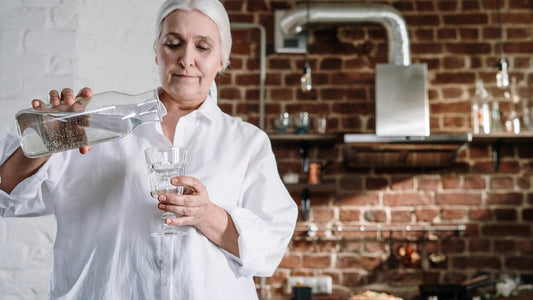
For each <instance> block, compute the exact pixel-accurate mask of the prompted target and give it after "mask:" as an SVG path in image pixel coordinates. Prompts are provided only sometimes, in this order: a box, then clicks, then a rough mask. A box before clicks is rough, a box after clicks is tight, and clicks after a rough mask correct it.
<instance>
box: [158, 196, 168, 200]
mask: <svg viewBox="0 0 533 300" xmlns="http://www.w3.org/2000/svg"><path fill="white" fill-rule="evenodd" d="M157 199H158V200H159V201H166V200H167V196H165V195H159V197H158V198H157Z"/></svg>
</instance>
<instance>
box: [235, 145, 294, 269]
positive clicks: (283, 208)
mask: <svg viewBox="0 0 533 300" xmlns="http://www.w3.org/2000/svg"><path fill="white" fill-rule="evenodd" d="M268 146H270V144H268ZM269 152H270V153H269V154H267V155H266V156H264V157H263V158H261V159H258V160H257V161H255V162H251V163H250V165H249V166H250V167H249V169H248V170H247V174H246V176H245V180H244V184H243V190H242V199H243V202H242V207H241V206H238V207H232V208H226V210H227V211H228V213H229V214H230V215H231V217H232V220H233V222H234V223H235V226H236V228H237V231H238V232H239V240H238V244H239V256H240V257H239V258H236V257H234V261H235V262H236V267H235V268H236V271H237V272H238V274H240V275H241V276H261V277H267V276H272V274H273V273H274V271H275V270H276V268H277V267H278V265H279V263H280V261H281V259H282V258H283V255H284V254H285V251H286V249H287V246H288V244H289V242H290V239H291V237H292V235H293V233H294V227H295V225H296V219H297V216H298V208H297V206H296V204H295V202H294V200H293V199H292V197H291V196H290V194H289V192H288V191H287V189H286V187H285V185H284V184H283V182H282V181H281V179H280V177H279V173H278V170H277V165H276V160H275V157H274V154H273V153H272V152H271V150H270V148H269Z"/></svg>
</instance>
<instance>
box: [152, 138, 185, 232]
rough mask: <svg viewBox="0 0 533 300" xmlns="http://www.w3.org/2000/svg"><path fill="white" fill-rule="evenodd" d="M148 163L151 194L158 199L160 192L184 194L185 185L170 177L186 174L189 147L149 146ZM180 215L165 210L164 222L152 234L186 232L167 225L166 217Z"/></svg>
mask: <svg viewBox="0 0 533 300" xmlns="http://www.w3.org/2000/svg"><path fill="white" fill-rule="evenodd" d="M144 154H145V157H146V164H147V167H148V172H149V174H150V195H151V196H152V197H153V198H155V199H156V200H157V198H158V196H159V195H160V194H167V195H169V194H174V195H182V194H183V186H175V185H172V184H171V183H170V179H171V178H173V177H176V176H183V175H185V166H186V163H187V148H184V147H177V146H173V147H162V148H158V147H155V148H148V149H146V150H145V151H144ZM175 217H179V215H176V214H174V213H171V212H164V213H163V215H162V216H161V218H162V219H163V224H161V226H160V227H159V230H158V231H157V232H153V233H152V236H161V235H173V234H185V231H184V230H183V229H182V228H179V227H177V226H171V225H167V224H166V223H165V219H166V218H175Z"/></svg>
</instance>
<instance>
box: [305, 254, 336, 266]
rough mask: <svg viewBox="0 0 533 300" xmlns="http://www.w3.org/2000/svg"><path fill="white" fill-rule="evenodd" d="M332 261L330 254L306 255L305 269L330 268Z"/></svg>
mask: <svg viewBox="0 0 533 300" xmlns="http://www.w3.org/2000/svg"><path fill="white" fill-rule="evenodd" d="M331 264H332V260H331V256H330V255H329V254H316V255H315V254H314V255H304V257H303V264H302V265H303V267H306V268H329V267H331Z"/></svg>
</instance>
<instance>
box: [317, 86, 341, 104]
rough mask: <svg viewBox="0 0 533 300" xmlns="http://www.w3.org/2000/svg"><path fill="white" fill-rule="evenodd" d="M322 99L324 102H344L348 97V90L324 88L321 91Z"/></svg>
mask: <svg viewBox="0 0 533 300" xmlns="http://www.w3.org/2000/svg"><path fill="white" fill-rule="evenodd" d="M319 95H320V99H323V100H328V101H329V100H342V99H344V98H345V96H346V90H345V89H342V88H324V89H320V92H319Z"/></svg>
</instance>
